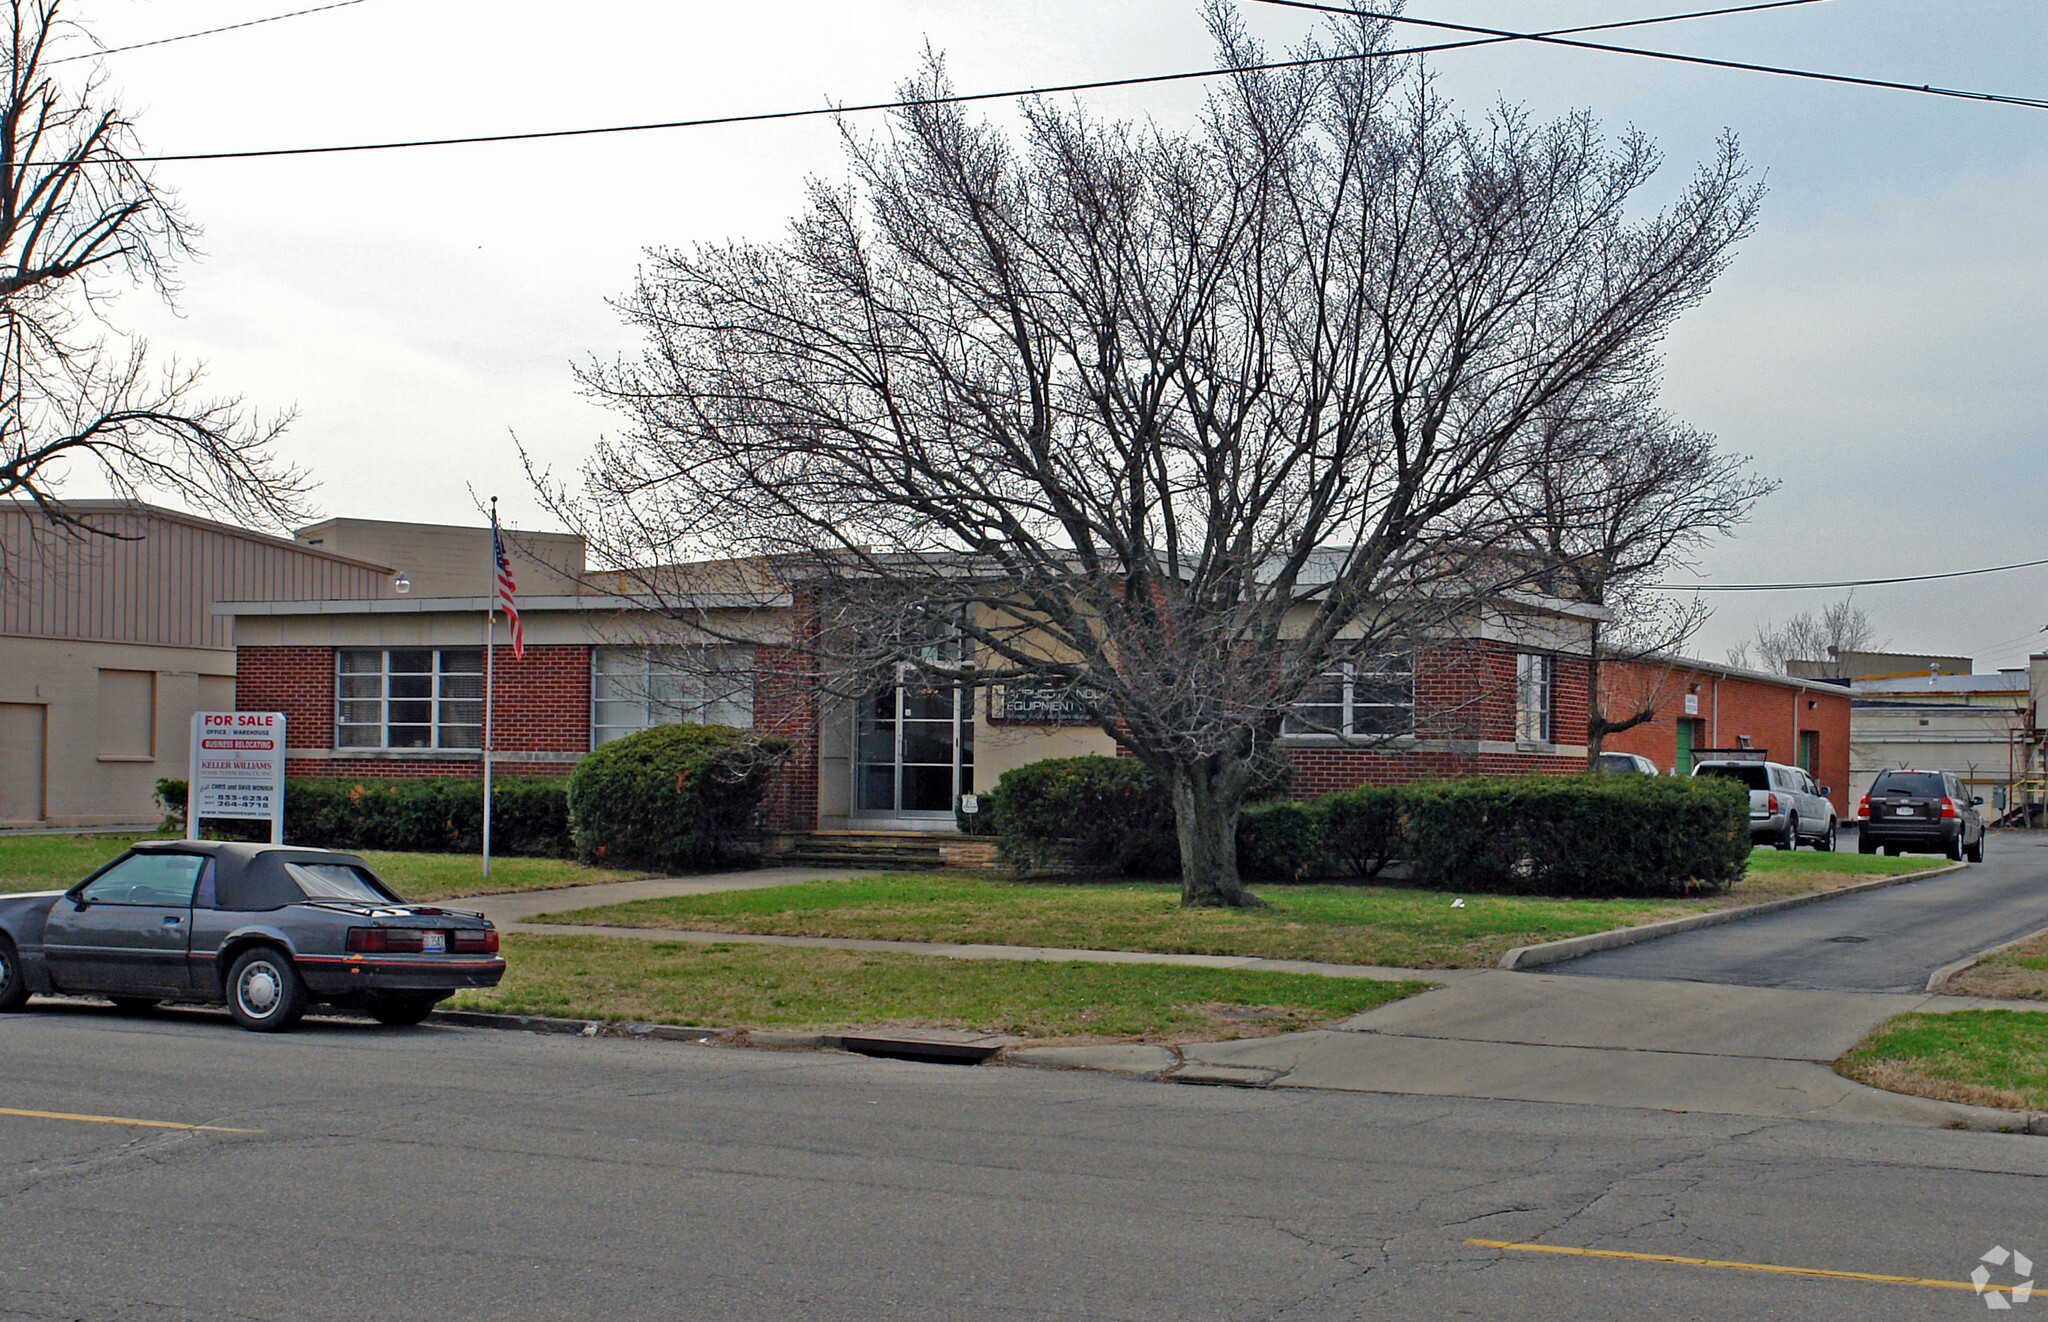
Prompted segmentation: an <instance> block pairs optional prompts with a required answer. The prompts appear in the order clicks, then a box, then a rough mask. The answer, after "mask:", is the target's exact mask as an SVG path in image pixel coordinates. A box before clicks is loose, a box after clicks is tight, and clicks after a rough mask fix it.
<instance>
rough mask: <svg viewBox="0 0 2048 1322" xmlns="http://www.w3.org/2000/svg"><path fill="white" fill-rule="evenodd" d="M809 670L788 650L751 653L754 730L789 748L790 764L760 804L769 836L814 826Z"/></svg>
mask: <svg viewBox="0 0 2048 1322" xmlns="http://www.w3.org/2000/svg"><path fill="white" fill-rule="evenodd" d="M810 664H811V663H810V661H809V660H808V658H806V657H805V655H804V654H803V653H802V652H801V651H799V650H797V649H796V648H793V647H757V648H755V649H754V728H755V729H756V730H759V731H761V732H762V733H763V734H776V735H781V736H782V737H783V738H785V739H787V740H789V742H790V752H789V761H788V762H787V763H785V764H784V765H783V767H782V769H781V770H780V771H779V772H777V773H776V776H775V779H774V780H773V781H771V782H770V783H769V785H768V791H767V793H766V794H765V795H763V796H762V799H761V821H762V824H763V825H764V826H766V827H767V828H768V829H770V830H775V831H809V830H813V829H815V828H816V827H817V825H818V686H817V684H816V682H815V681H814V679H813V676H812V675H811V671H810Z"/></svg>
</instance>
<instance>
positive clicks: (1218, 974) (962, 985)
mask: <svg viewBox="0 0 2048 1322" xmlns="http://www.w3.org/2000/svg"><path fill="white" fill-rule="evenodd" d="M505 954H506V959H507V965H508V968H507V971H506V974H505V981H504V982H503V983H502V984H500V985H499V986H498V987H496V988H494V989H492V990H490V991H466V992H462V993H460V994H459V995H458V996H457V998H456V1000H455V1002H454V1004H455V1005H457V1006H459V1007H460V1008H463V1009H473V1010H494V1011H500V1012H506V1013H514V1014H542V1015H561V1016H565V1017H570V1018H590V1019H638V1020H646V1021H650V1022H654V1023H672V1024H701V1025H706V1026H710V1027H718V1028H816V1029H831V1028H853V1027H862V1028H880V1027H913V1026H915V1027H944V1028H961V1029H972V1030H977V1031H981V1032H990V1033H1011V1034H1016V1035H1018V1036H1021V1037H1030V1038H1038V1039H1047V1038H1050V1039H1070V1040H1072V1039H1080V1040H1100V1039H1105V1038H1115V1039H1120V1040H1160V1039H1166V1040H1184V1039H1190V1038H1200V1039H1202V1040H1205V1041H1209V1040H1215V1039H1219V1038H1230V1037H1257V1036H1262V1035H1265V1034H1269V1033H1279V1032H1287V1031H1291V1030H1294V1029H1299V1028H1307V1027H1311V1026H1313V1025H1316V1024H1320V1023H1326V1022H1328V1021H1330V1020H1333V1019H1340V1018H1343V1017H1344V1016H1346V1015H1351V1014H1356V1013H1358V1012H1359V1011H1361V1010H1368V1009H1371V1008H1372V1007H1373V1006H1376V1005H1384V1004H1385V1003H1387V1002H1388V1001H1395V1000H1399V999H1401V998H1402V997H1404V996H1410V995H1413V994H1414V993H1416V992H1418V991H1422V990H1424V989H1425V988H1426V987H1428V986H1429V984H1428V983H1424V982H1374V981H1370V980H1367V979H1363V978H1323V977H1313V976H1306V975H1299V974H1287V973H1257V972H1246V971H1241V970H1237V969H1203V968H1178V967H1175V966H1173V965H1166V964H1095V963H1080V962H1059V963H1054V962H1037V961H1029V962H1027V961H1018V960H1006V959H989V960H968V959H945V958H942V957H939V956H935V955H897V954H871V953H867V952H863V951H855V950H820V949H801V950H799V949H787V948H780V947H775V946H756V945H741V944H717V943H714V944H710V945H699V944H697V943H694V942H683V941H642V940H633V939H630V938H612V937H597V936H588V937H585V936H522V935H519V934H516V933H515V934H511V935H508V936H507V937H506V939H505Z"/></svg>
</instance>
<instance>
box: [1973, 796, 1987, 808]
mask: <svg viewBox="0 0 2048 1322" xmlns="http://www.w3.org/2000/svg"><path fill="white" fill-rule="evenodd" d="M1970 806H1971V807H1972V808H1981V807H1983V806H1984V796H1983V795H1981V794H1979V795H1978V796H1977V797H1976V798H1974V799H1971V800H1970Z"/></svg>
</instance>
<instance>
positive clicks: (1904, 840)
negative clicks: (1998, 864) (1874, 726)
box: [1856, 771, 1984, 863]
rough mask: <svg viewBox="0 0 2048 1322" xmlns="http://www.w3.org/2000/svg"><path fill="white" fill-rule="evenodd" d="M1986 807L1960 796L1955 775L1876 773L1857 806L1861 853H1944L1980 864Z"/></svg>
mask: <svg viewBox="0 0 2048 1322" xmlns="http://www.w3.org/2000/svg"><path fill="white" fill-rule="evenodd" d="M1983 802H1984V800H1983V799H1981V798H1974V799H1973V798H1970V797H1969V796H1967V795H1965V794H1964V793H1963V784H1962V781H1961V780H1959V779H1957V777H1956V773H1955V772H1953V771H1880V772H1879V773H1878V775H1877V779H1876V780H1875V781H1873V782H1871V786H1870V793H1868V794H1866V795H1864V796H1863V802H1862V803H1861V804H1859V805H1857V808H1856V816H1857V817H1858V818H1860V819H1861V823H1860V826H1859V828H1858V830H1857V832H1856V849H1857V852H1859V853H1864V854H1874V853H1876V852H1877V850H1878V847H1879V846H1883V848H1884V852H1885V853H1887V854H1899V853H1906V852H1911V853H1916V854H1928V853H1933V854H1946V855H1948V856H1949V857H1950V858H1955V859H1960V858H1964V857H1968V858H1969V860H1970V861H1971V862H1972V863H1982V862H1983V861H1984V818H1983V816H1982V815H1981V814H1980V813H1978V811H1977V808H1978V806H1979V805H1980V804H1982V803H1983Z"/></svg>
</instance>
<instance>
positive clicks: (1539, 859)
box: [1401, 773, 1750, 896]
mask: <svg viewBox="0 0 2048 1322" xmlns="http://www.w3.org/2000/svg"><path fill="white" fill-rule="evenodd" d="M1714 779H1715V778H1713V777H1674V776H1613V775H1601V774H1597V773H1595V774H1591V775H1579V776H1529V777H1515V778H1475V779H1471V780H1456V781H1443V782H1434V783H1432V782H1420V783H1417V784H1413V785H1407V786H1403V787H1402V790H1401V802H1402V806H1403V811H1404V816H1405V818H1406V832H1405V833H1406V836H1407V840H1408V843H1409V846H1410V848H1411V849H1412V851H1413V854H1414V859H1415V880H1416V882H1417V883H1418V884H1420V885H1423V886H1430V887H1434V888H1437V889H1450V888H1459V889H1468V890H1486V891H1505V892H1509V893H1513V894H1526V895H1576V896H1629V895H1635V896H1640V895H1681V894H1684V893H1685V892H1687V891H1688V890H1692V889H1698V888H1708V889H1718V888H1721V887H1725V886H1728V885H1730V884H1731V883H1733V882H1735V881H1737V880H1739V879H1740V878H1741V876H1742V871H1743V868H1744V866H1745V865H1746V864H1747V862H1748V859H1749V849H1750V845H1749V795H1748V791H1747V790H1746V789H1744V788H1743V787H1742V786H1741V785H1739V784H1736V783H1735V782H1733V781H1728V782H1726V784H1725V785H1717V784H1714V783H1713V781H1714Z"/></svg>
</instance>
